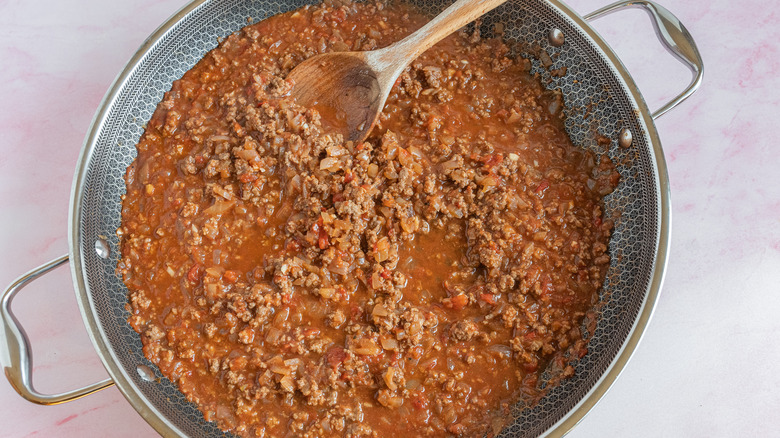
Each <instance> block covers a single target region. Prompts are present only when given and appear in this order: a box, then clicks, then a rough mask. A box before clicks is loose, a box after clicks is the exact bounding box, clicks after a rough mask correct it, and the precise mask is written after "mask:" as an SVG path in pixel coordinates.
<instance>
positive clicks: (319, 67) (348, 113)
mask: <svg viewBox="0 0 780 438" xmlns="http://www.w3.org/2000/svg"><path fill="white" fill-rule="evenodd" d="M505 1H506V0H458V1H456V2H455V3H453V4H452V5H451V6H450V7H448V8H447V9H445V10H444V11H443V12H442V13H441V14H439V15H438V16H436V18H434V19H433V20H431V21H430V22H428V23H427V24H426V25H425V26H423V27H422V28H420V29H419V30H418V31H416V32H414V33H412V34H411V35H409V36H407V37H406V38H404V39H402V40H401V41H399V42H397V43H395V44H392V45H390V46H388V47H385V48H383V49H378V50H372V51H367V52H337V53H325V54H322V55H317V56H313V57H311V58H309V59H307V60H306V61H304V62H302V63H301V64H299V65H298V66H297V67H295V68H294V69H293V70H292V71H291V72H290V74H289V75H288V76H287V79H288V80H289V81H291V82H292V83H293V88H292V96H293V97H295V99H296V101H297V102H298V103H299V104H300V105H303V106H307V107H311V108H315V109H317V111H319V112H320V114H321V115H322V118H323V120H324V121H325V123H326V125H328V126H329V127H330V128H331V129H332V130H333V131H334V132H336V133H340V134H342V135H343V136H344V139H345V140H349V141H353V142H361V141H363V140H365V139H366V137H367V136H368V133H369V132H371V128H373V126H374V123H376V120H377V118H378V117H379V113H380V112H381V111H382V109H383V108H384V105H385V101H386V100H387V96H388V95H389V94H390V90H392V88H393V85H395V81H396V80H397V79H398V76H400V75H401V73H402V72H403V70H404V69H405V68H406V67H407V66H408V65H409V64H410V63H411V62H412V61H413V60H414V59H415V58H417V57H418V56H420V54H422V53H423V52H425V51H426V50H428V49H429V48H430V47H431V46H433V45H434V44H436V43H437V42H439V41H441V40H442V39H443V38H445V37H446V36H448V35H450V34H451V33H453V32H455V31H456V30H458V29H460V28H461V27H463V26H464V25H466V24H468V23H470V22H472V21H474V20H476V19H477V18H479V17H481V16H482V15H484V14H485V13H487V12H489V11H491V10H493V9H494V8H496V7H497V6H499V5H500V4H502V3H504V2H505Z"/></svg>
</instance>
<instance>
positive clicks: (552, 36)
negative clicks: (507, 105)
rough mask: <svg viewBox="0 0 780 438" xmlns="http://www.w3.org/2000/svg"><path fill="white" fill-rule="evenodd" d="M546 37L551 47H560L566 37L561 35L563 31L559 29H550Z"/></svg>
mask: <svg viewBox="0 0 780 438" xmlns="http://www.w3.org/2000/svg"><path fill="white" fill-rule="evenodd" d="M547 38H548V39H549V40H550V44H551V45H552V46H553V47H561V46H562V45H563V43H565V42H566V39H565V38H564V36H563V32H561V30H560V29H550V33H548V34H547Z"/></svg>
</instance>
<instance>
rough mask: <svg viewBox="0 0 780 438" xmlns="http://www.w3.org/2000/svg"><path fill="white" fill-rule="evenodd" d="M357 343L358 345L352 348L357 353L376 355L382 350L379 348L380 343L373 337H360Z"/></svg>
mask: <svg viewBox="0 0 780 438" xmlns="http://www.w3.org/2000/svg"><path fill="white" fill-rule="evenodd" d="M355 344H356V345H355V346H353V348H352V351H353V352H354V353H355V354H359V355H362V356H376V355H377V354H379V353H380V352H381V348H379V345H377V344H376V341H374V340H373V339H368V338H363V339H358V340H357V341H356V342H355Z"/></svg>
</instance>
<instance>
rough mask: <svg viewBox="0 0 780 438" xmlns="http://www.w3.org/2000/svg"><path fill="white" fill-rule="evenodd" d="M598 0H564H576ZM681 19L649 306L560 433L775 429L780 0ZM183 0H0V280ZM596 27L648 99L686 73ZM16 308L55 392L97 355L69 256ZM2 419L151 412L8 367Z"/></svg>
mask: <svg viewBox="0 0 780 438" xmlns="http://www.w3.org/2000/svg"><path fill="white" fill-rule="evenodd" d="M606 3H607V1H602V0H571V1H570V2H569V4H570V5H571V6H572V7H573V8H574V9H575V10H577V11H579V12H580V13H583V14H584V13H587V12H590V11H592V10H595V9H597V8H598V7H600V6H603V5H605V4H606ZM660 3H661V4H663V5H664V6H666V7H667V8H668V9H669V10H671V11H672V12H674V13H675V14H676V15H677V16H678V17H679V18H680V19H681V21H682V22H683V23H685V25H686V26H687V28H688V29H689V30H690V32H691V33H692V34H693V36H694V37H695V38H696V41H697V43H698V45H699V49H700V51H701V53H702V57H703V58H704V61H705V63H706V69H705V71H706V73H705V80H704V85H703V86H702V88H701V89H700V90H699V92H698V93H697V94H695V95H694V96H693V97H692V98H691V99H689V100H688V101H686V102H685V103H683V104H682V105H681V106H680V107H678V108H676V109H675V110H673V111H672V112H670V113H669V114H667V115H666V116H664V117H662V118H661V119H659V120H658V122H657V127H658V131H659V133H660V137H661V140H662V143H663V146H664V150H665V154H666V159H667V163H668V166H669V175H670V179H671V188H672V210H673V227H672V244H671V249H670V250H671V256H670V258H669V267H668V270H667V275H666V283H665V285H664V288H663V290H662V293H661V295H660V299H659V302H658V306H657V309H656V313H655V316H654V317H653V320H652V322H651V323H650V325H649V327H648V328H647V330H646V332H645V336H644V339H643V341H642V343H641V344H640V345H639V347H638V349H637V350H636V352H635V354H634V357H633V359H632V360H631V361H630V362H629V364H628V365H627V367H626V368H625V370H624V371H623V374H622V376H621V377H620V378H619V379H618V380H617V382H616V383H615V384H614V386H613V387H612V389H611V390H610V391H609V393H608V394H607V395H606V396H605V397H604V398H603V399H602V401H601V402H600V403H599V404H598V406H596V407H595V408H594V409H593V410H592V411H591V412H590V414H588V415H587V417H586V418H585V419H584V420H583V421H582V422H581V423H580V424H579V425H578V426H577V427H576V428H575V429H574V430H573V431H572V432H571V433H570V435H568V436H569V437H572V438H583V437H611V436H632V437H659V436H685V437H732V436H777V434H778V430H780V416H778V415H777V413H778V412H780V391H778V390H777V388H779V387H780V373H778V372H777V364H778V363H780V348H778V347H777V345H776V341H775V339H776V338H777V336H778V334H780V317H779V316H780V171H778V167H777V165H778V164H780V148H778V146H777V145H776V144H774V143H776V141H775V140H774V137H775V133H776V131H777V130H776V128H777V125H778V123H777V117H778V114H780V75H778V73H777V72H778V71H780V53H778V52H779V51H780V26H778V22H780V21H779V19H780V3H776V2H763V1H758V0H749V1H743V2H733V1H726V0H713V1H701V0H699V1H685V0H660ZM182 5H183V2H182V1H181V0H175V1H174V0H158V1H150V0H146V1H142V0H126V1H123V2H104V1H98V0H79V1H76V0H62V1H58V2H52V1H41V0H26V1H21V0H0V60H2V61H1V65H2V67H0V84H1V85H0V206H2V207H0V248H2V249H3V251H2V255H1V256H0V287H5V286H6V285H8V284H10V283H11V282H12V281H13V280H14V279H15V278H16V277H18V276H19V275H21V274H22V273H24V272H26V271H27V270H29V269H31V268H33V267H35V266H38V265H40V264H42V263H44V262H46V261H49V260H51V259H53V258H55V257H57V256H60V255H62V254H65V253H67V251H68V242H67V221H68V206H69V196H70V189H71V183H72V178H73V172H74V169H75V166H76V160H77V158H78V154H79V151H80V149H81V145H82V143H83V139H84V135H85V133H86V131H87V128H88V126H89V123H90V121H91V119H92V116H93V114H94V113H95V110H96V108H97V106H98V104H99V102H100V100H101V98H102V96H103V94H104V93H105V92H106V90H107V89H108V87H109V85H110V84H111V82H112V81H113V79H114V78H115V76H116V75H117V74H118V73H119V71H120V70H121V69H122V67H123V66H124V64H125V63H126V62H127V60H128V59H129V58H130V56H131V55H132V54H133V53H134V52H135V50H136V49H137V48H138V46H139V45H140V44H141V42H142V41H143V40H144V39H145V38H146V37H147V36H148V35H149V34H150V33H151V32H152V31H153V30H154V29H155V28H157V26H159V25H160V24H161V23H162V22H163V21H164V20H165V19H167V18H168V17H169V16H170V15H171V14H172V13H173V12H175V11H176V10H178V9H179V8H180V7H181V6H182ZM595 27H596V28H597V30H598V31H599V32H601V34H602V35H603V36H604V37H605V39H606V40H607V41H608V42H609V43H610V44H611V45H612V47H613V48H614V49H615V50H616V51H617V52H618V54H619V55H620V57H621V59H622V60H623V62H624V63H625V64H626V66H627V67H628V68H629V70H630V71H631V73H632V75H633V76H634V78H635V80H636V81H637V83H638V85H639V87H640V89H641V91H642V93H643V95H644V96H645V98H646V99H647V101H648V103H649V104H650V107H651V108H657V107H659V106H660V105H661V104H663V103H664V102H665V101H666V100H668V99H669V98H671V97H672V96H673V95H675V94H676V92H678V91H679V90H681V89H682V88H683V87H684V86H685V85H686V84H687V82H688V80H689V77H690V76H689V73H688V72H687V70H686V69H685V68H684V67H682V66H681V65H680V64H678V63H677V61H675V60H674V59H673V58H672V57H671V56H670V55H668V54H667V53H666V52H665V51H664V50H663V49H662V48H661V46H660V44H659V43H657V41H656V39H655V36H654V35H653V32H652V28H651V26H650V22H649V20H648V19H647V17H646V16H645V14H644V13H643V12H641V11H638V10H628V11H625V12H621V13H618V14H615V15H611V16H608V17H605V18H602V19H600V20H598V21H596V22H595ZM13 309H14V311H15V313H16V315H17V317H18V318H19V319H20V321H21V322H22V323H23V325H24V327H25V329H26V330H27V333H28V334H29V336H30V338H31V341H32V345H33V349H34V353H35V374H34V376H35V384H36V387H37V389H39V390H41V391H43V392H57V391H63V390H68V389H71V388H74V387H77V386H83V385H85V384H88V383H91V382H93V381H97V380H100V379H103V378H105V377H106V372H105V371H104V370H103V367H102V365H101V363H100V360H99V359H98V357H97V354H96V353H95V352H94V350H93V348H92V344H91V343H90V341H89V338H88V337H87V333H86V330H85V329H84V326H83V323H82V321H81V316H80V314H79V311H78V307H77V305H76V301H75V297H74V295H73V287H72V283H71V279H70V273H69V271H68V269H67V268H61V269H59V270H57V271H56V272H55V273H54V274H51V275H48V276H46V277H44V278H43V279H42V280H39V281H37V282H35V283H33V285H32V286H30V287H28V288H27V289H25V290H24V291H23V292H22V293H21V294H20V295H19V296H18V297H17V299H16V300H15V302H14V306H13ZM0 425H2V427H0V436H8V437H32V436H40V437H50V436H58V437H89V436H111V437H143V436H155V432H154V430H153V429H152V428H151V427H150V426H148V425H147V424H146V422H145V421H144V420H143V419H142V418H141V417H140V416H139V415H138V414H137V413H136V412H135V410H134V409H133V408H132V407H131V406H130V405H129V404H128V403H127V402H126V401H125V399H124V398H123V397H122V395H121V394H120V393H119V391H118V390H117V389H115V388H111V389H108V390H105V391H102V392H100V393H97V394H94V395H92V396H89V397H86V398H83V399H81V400H78V401H75V402H71V403H67V404H63V405H58V406H50V407H44V406H36V405H33V404H31V403H28V402H26V401H24V400H23V399H21V398H20V397H19V396H18V395H17V394H16V393H15V392H14V391H13V389H12V388H11V386H10V385H9V384H8V383H7V382H6V381H5V380H4V379H0Z"/></svg>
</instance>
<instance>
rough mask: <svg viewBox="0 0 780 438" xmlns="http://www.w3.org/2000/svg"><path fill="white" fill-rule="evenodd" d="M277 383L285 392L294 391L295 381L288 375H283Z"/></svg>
mask: <svg viewBox="0 0 780 438" xmlns="http://www.w3.org/2000/svg"><path fill="white" fill-rule="evenodd" d="M279 385H281V387H282V389H284V390H285V391H287V392H295V381H294V380H293V379H292V377H290V376H284V377H282V379H281V380H279Z"/></svg>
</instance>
